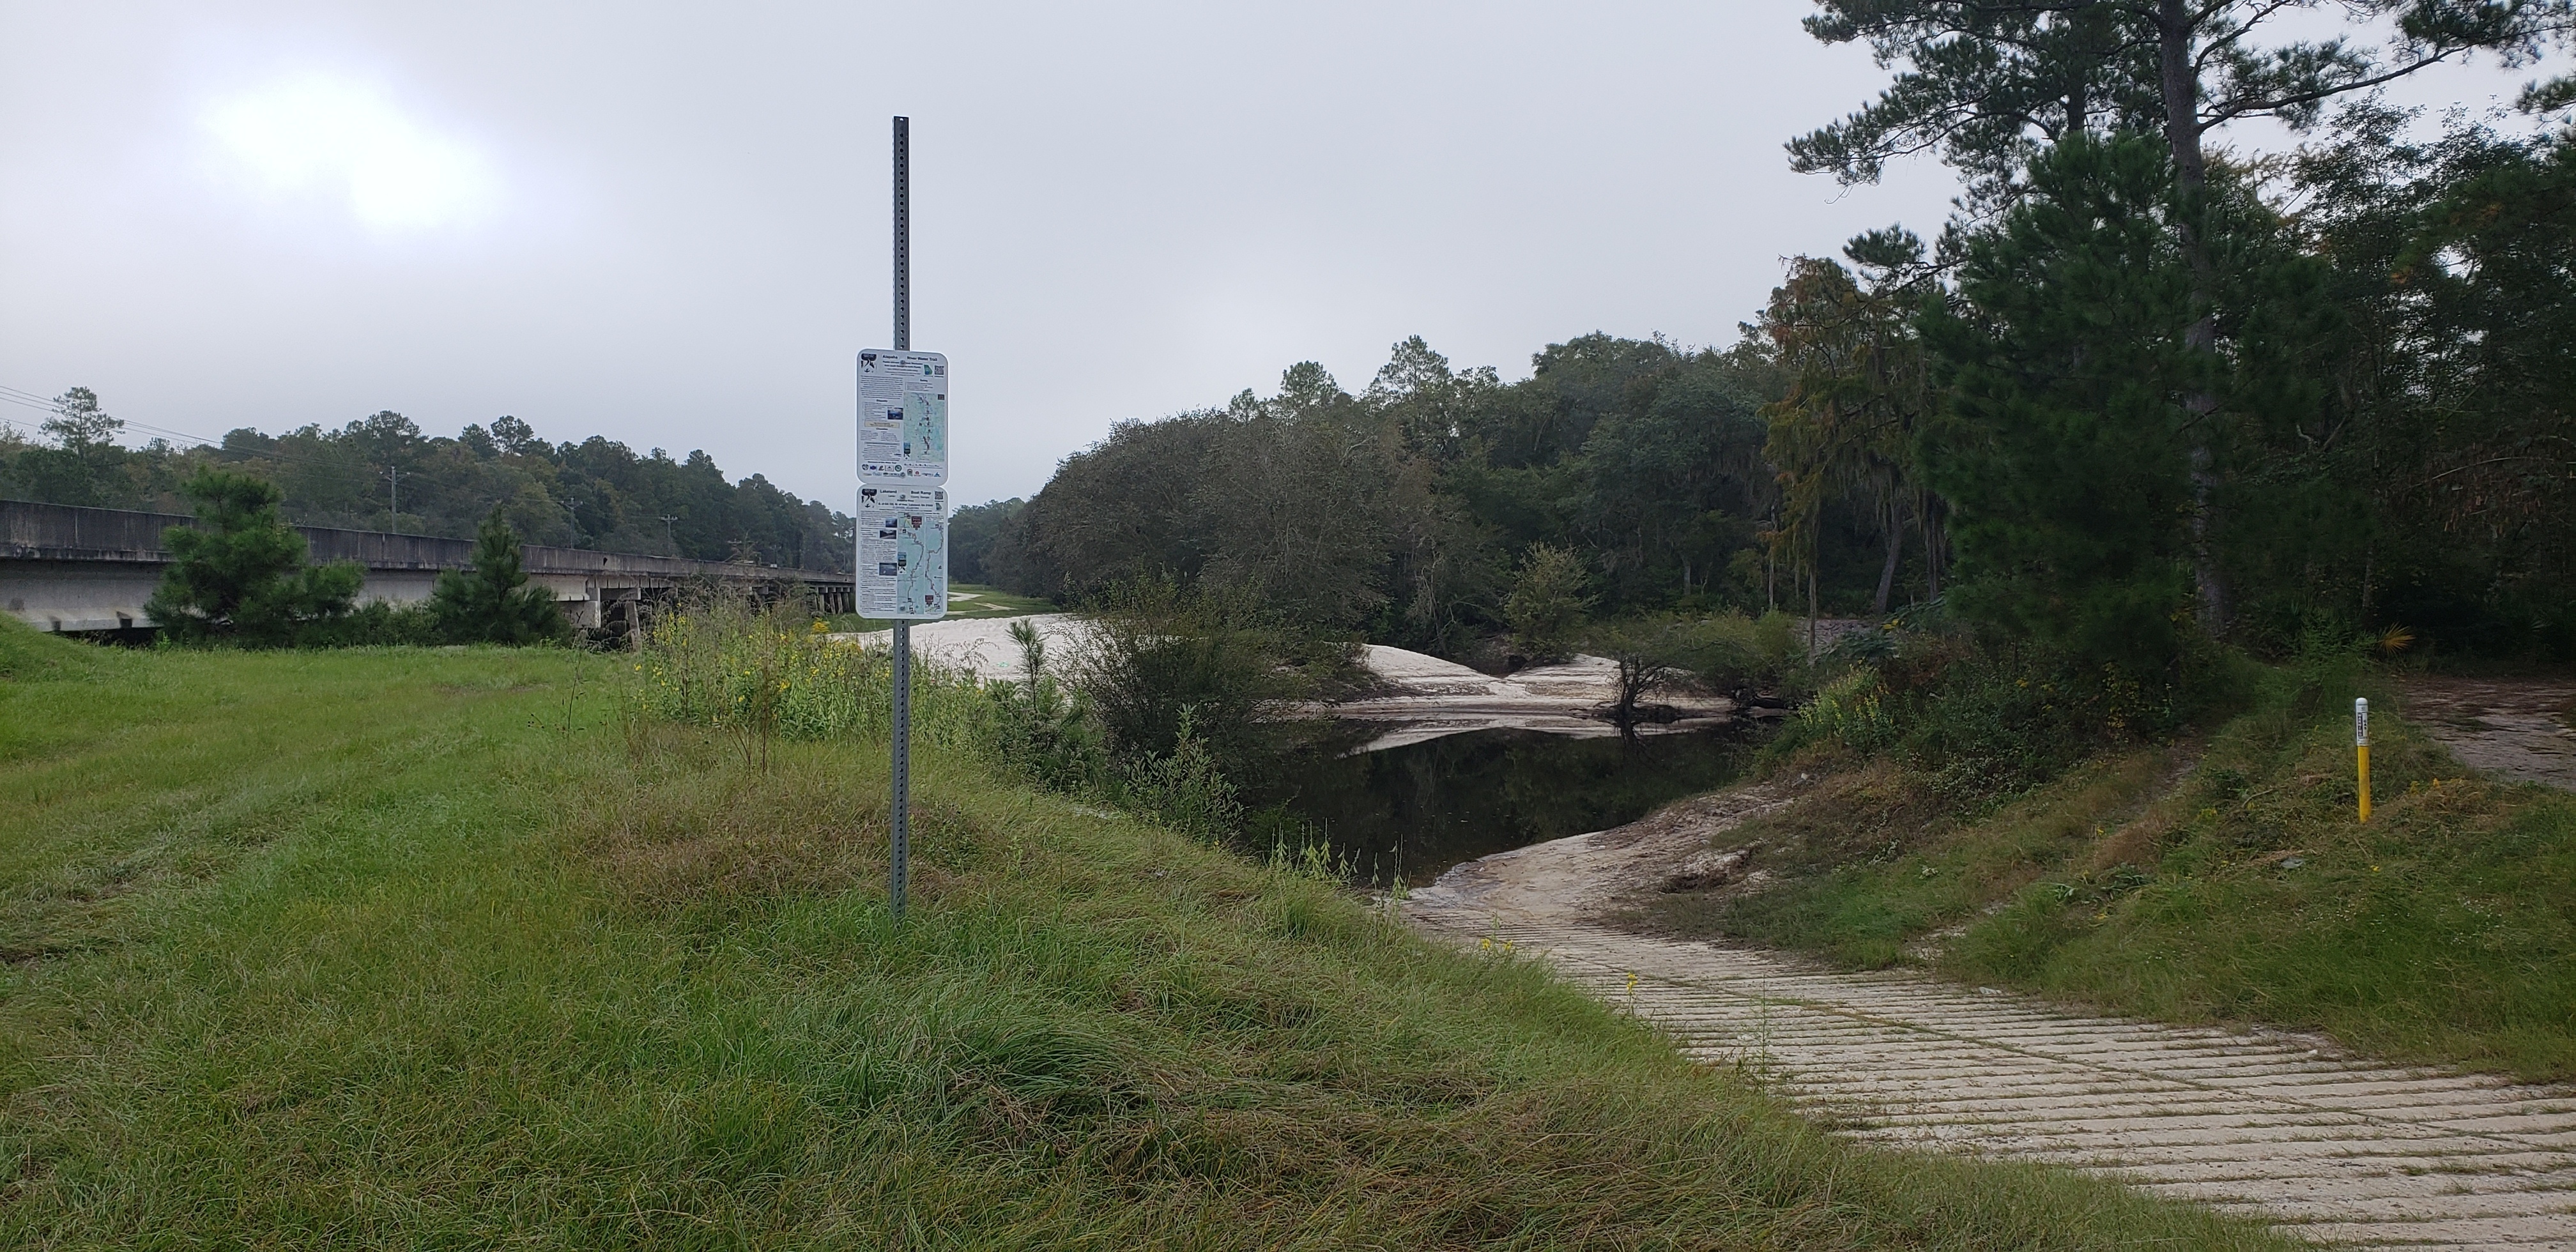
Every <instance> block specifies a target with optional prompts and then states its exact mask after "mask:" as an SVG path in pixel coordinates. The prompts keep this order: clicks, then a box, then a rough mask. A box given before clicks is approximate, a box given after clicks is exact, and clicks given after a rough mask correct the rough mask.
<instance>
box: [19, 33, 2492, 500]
mask: <svg viewBox="0 0 2576 1252" xmlns="http://www.w3.org/2000/svg"><path fill="white" fill-rule="evenodd" d="M1806 11H1808V5H1807V4H1805V3H1803V0H1697V2H1692V3H1681V2H1672V3H1666V2H1648V0H1592V2H1590V3H1585V4H1566V3H1558V4H1548V5H1541V4H1530V3H1516V2H1513V0H1472V2H1464V3H1436V2H1422V3H1389V2H1388V0H1375V2H1372V3H1339V2H1335V0H1304V2H1301V3H1297V4H1231V5H1214V4H1205V3H1199V4H1152V3H1093V4H1083V5H1067V4H1061V3H1056V4H1039V3H1029V4H998V3H996V4H974V3H949V4H915V5H909V6H895V5H882V4H870V3H851V2H847V0H842V2H836V3H820V2H813V3H786V2H775V3H761V2H757V0H736V2H734V3H727V4H713V3H699V4H671V3H659V4H656V3H637V2H632V0H629V2H626V3H613V4H612V3H605V2H599V3H569V2H565V3H536V2H531V0H511V2H509V3H475V2H470V0H446V2H444V3H440V4H435V5H429V4H418V3H406V4H361V3H337V4H285V3H277V4H256V3H235V4H207V3H187V4H144V3H116V2H113V0H63V2H52V0H44V2H39V0H0V56H5V57H6V59H7V61H6V64H7V71H6V72H5V73H0V169H5V170H6V171H7V174H6V176H5V178H0V387H7V388H13V389H17V390H19V391H21V392H31V393H35V394H39V395H54V394H56V393H59V392H60V391H62V390H64V389H65V388H67V387H71V386H74V385H85V386H89V387H92V388H95V389H96V390H97V391H98V392H99V393H100V395H101V396H102V398H103V399H104V400H105V401H106V405H107V408H108V409H109V410H110V411H111V412H114V413H116V414H118V415H120V416H124V417H127V418H129V419H132V420H134V421H137V422H141V423H149V424H151V425H153V426H157V427H160V428H164V429H167V430H173V431H179V432H185V433H188V434H193V435H203V436H219V435H220V434H221V433H222V432H223V431H225V430H227V429H230V428H232V427H236V426H256V427H259V428H261V429H265V430H270V431H276V430H282V429H286V428H289V427H293V426H300V425H303V424H305V423H308V422H318V423H321V424H323V425H326V426H337V425H340V424H342V423H345V422H347V421H349V420H351V419H353V418H357V417H361V416H364V415H366V414H368V413H372V412H375V411H376V410H379V409H388V408H390V409H396V410H399V411H401V412H403V413H406V414H409V415H410V416H411V417H412V418H413V419H414V420H416V421H418V422H419V423H420V424H421V426H422V427H424V428H425V429H427V430H428V431H430V432H431V433H434V434H452V433H454V432H455V431H456V430H457V429H458V428H460V427H461V426H463V425H464V424H465V423H468V422H476V421H489V420H490V419H491V418H493V417H494V416H497V415H499V414H503V413H510V414H516V415H517V416H519V417H521V418H523V419H525V420H527V421H528V422H530V423H531V424H533V425H534V426H535V427H536V429H537V431H538V433H540V434H541V435H544V436H546V437H548V438H550V439H558V440H561V439H579V438H583V437H586V436H588V435H592V434H601V435H606V436H608V437H610V438H612V439H618V440H622V441H624V442H626V443H628V444H631V445H633V446H634V447H636V448H637V449H639V450H641V449H645V448H650V447H664V448H668V449H670V450H672V451H673V452H674V453H675V454H677V453H684V452H686V451H687V450H689V449H692V448H705V449H706V450H708V451H709V452H711V453H713V454H714V455H715V457H716V458H717V460H718V461H719V462H720V463H721V464H722V465H724V467H725V468H726V469H727V470H728V471H730V472H732V473H733V474H735V475H737V476H740V475H747V474H750V473H754V472H759V473H765V474H767V475H768V476H769V477H770V478H771V479H772V480H773V481H776V482H778V483H780V484H781V485H783V486H786V487H788V488H789V489H791V490H794V491H797V492H799V493H802V494H805V495H808V496H813V497H817V498H820V499H824V500H827V501H831V502H833V503H835V504H836V505H840V506H841V507H847V505H846V497H847V496H848V495H849V492H850V490H851V486H852V460H853V448H852V425H851V411H852V407H853V398H852V368H851V356H852V354H853V353H854V352H855V351H856V350H857V349H859V348H861V347H869V346H881V345H882V344H883V343H884V341H885V340H886V338H887V334H888V315H887V305H888V298H887V270H888V267H887V260H886V240H887V205H886V201H887V192H886V146H887V126H888V118H889V116H890V115H892V114H895V113H904V114H908V115H910V116H911V117H912V119H913V143H914V164H915V181H914V199H913V207H914V214H915V220H916V225H915V236H914V277H915V284H916V290H915V297H914V301H915V302H914V315H913V316H914V320H913V330H914V342H915V345H916V346H917V347H921V348H925V349H935V350H938V351H944V352H946V353H948V354H949V355H950V357H951V359H952V362H953V370H954V375H955V391H954V393H953V394H954V404H955V410H954V414H955V416H954V419H953V420H954V422H955V451H954V458H955V470H954V472H955V478H954V484H955V486H956V488H957V491H958V494H959V497H960V498H962V499H966V500H979V499H984V498H987V497H991V496H1002V495H1013V494H1026V493H1028V492H1030V491H1033V490H1035V489H1036V488H1037V487H1038V486H1039V485H1040V484H1041V483H1043V482H1044V481H1045V478H1046V476H1047V474H1048V472H1049V471H1050V470H1051V468H1052V467H1053V465H1054V463H1055V461H1056V460H1057V458H1059V457H1061V456H1063V455H1064V454H1065V453H1067V452H1070V451H1072V450H1074V449H1076V448H1079V447H1081V446H1082V445H1084V444H1086V443H1088V442H1090V441H1091V440H1093V439H1095V438H1097V437H1099V435H1100V434H1101V433H1102V432H1103V431H1105V430H1106V429H1107V428H1108V426H1109V424H1110V423H1111V422H1114V421H1117V420H1119V419H1122V418H1129V417H1157V416H1161V415H1164V414H1167V413H1171V412H1174V411H1176V410H1180V409H1184V408H1190V407H1194V406H1199V405H1205V404H1212V403H1218V402H1222V401H1223V400H1224V399H1225V398H1226V397H1227V396H1229V395H1231V394H1233V393H1234V392H1236V391H1239V390H1241V389H1243V388H1245V387H1255V388H1259V389H1261V390H1263V391H1265V392H1266V391H1268V390H1269V389H1270V388H1271V387H1273V386H1274V385H1275V383H1276V380H1277V378H1278V376H1279V372H1280V370H1281V369H1282V368H1283V367H1285V366H1287V365H1289V364H1291V363H1293V362H1296V361H1299V360H1307V359H1312V360H1317V361H1321V362H1323V363H1324V365H1325V366H1326V367H1327V368H1329V369H1330V370H1332V371H1333V372H1334V374H1335V375H1337V376H1338V377H1340V378H1341V379H1342V381H1343V382H1344V384H1345V385H1347V386H1350V387H1352V388H1353V389H1357V388H1358V387H1360V386H1362V385H1364V384H1365V383H1366V382H1367V381H1368V378H1369V376H1370V375H1371V374H1372V373H1373V372H1374V371H1375V370H1376V368H1377V366H1378V365H1379V364H1380V363H1382V362H1383V361H1384V359H1385V355H1386V349H1387V347H1388V345H1389V344H1391V343H1392V342H1394V341H1395V340H1397V339H1400V338H1402V337H1403V336H1405V335H1410V334H1420V335H1422V336H1424V337H1426V338H1427V339H1429V340H1430V342H1431V344H1432V345H1433V346H1434V347H1435V348H1438V349H1439V350H1441V351H1442V352H1445V353H1447V354H1448V355H1449V356H1450V357H1451V359H1452V360H1453V361H1455V362H1457V363H1458V364H1461V365H1493V366H1496V367H1499V368H1500V369H1501V370H1502V372H1503V374H1504V375H1505V376H1506V377H1518V376H1521V375H1524V374H1526V373H1527V370H1528V361H1529V356H1530V353H1531V352H1532V351H1534V350H1536V349H1537V348H1539V347H1541V346H1542V345H1544V344H1547V343H1549V342H1553V341H1559V340H1563V339H1565V338H1568V337H1569V336H1573V335H1577V334H1582V333H1584V332H1587V331H1592V330H1605V331H1609V332H1611V333H1614V334H1620V335H1640V336H1642V335H1646V334H1649V333H1655V332H1660V333H1663V334H1666V335H1669V336H1671V337H1673V338H1675V339H1678V340H1680V341H1682V342H1685V343H1690V344H1702V343H1724V342H1729V341H1731V340H1732V339H1733V338H1734V337H1735V327H1736V324H1737V323H1738V322H1740V321H1742V320H1744V319H1745V318H1746V317H1748V316H1749V315H1750V314H1751V313H1752V312H1753V311H1754V310H1755V309H1756V308H1757V307H1759V305H1760V303H1761V302H1762V300H1763V298H1764V296H1765V294H1766V293H1767V292H1768V290H1769V288H1770V287H1771V285H1772V284H1773V283H1774V282H1775V281H1776V280H1777V278H1778V276H1779V273H1780V265H1781V260H1782V258H1783V257H1786V256H1789V255H1792V254H1796V253H1799V252H1829V251H1831V250H1832V249H1834V248H1835V247H1837V246H1838V245H1839V244H1840V243H1841V241H1842V240H1844V239H1845V238H1847V237H1849V236H1850V235H1851V234H1853V233H1854V232H1855V231H1858V230H1861V229H1865V228H1868V227H1872V226H1879V225H1885V224H1887V223H1889V222H1892V221H1904V222H1906V223H1908V224H1911V225H1914V226H1916V227H1917V228H1918V229H1924V230H1926V231H1927V232H1928V230H1929V229H1930V228H1932V227H1934V226H1936V225H1937V224H1938V222H1939V221H1940V219H1941V217H1942V216H1943V214H1944V211H1945V205H1946V202H1947V200H1948V198H1949V196H1950V195H1951V194H1952V185H1951V181H1950V179H1949V177H1948V175H1947V174H1946V172H1945V171H1943V170H1941V169H1939V168H1938V167H1937V166H1933V165H1930V164H1922V165H1917V166H1914V167H1911V168H1908V169H1904V170H1902V171H1899V172H1898V173H1897V174H1896V175H1894V176H1892V177H1891V178H1890V179H1889V180H1888V182H1887V183H1886V184H1884V185H1881V186H1877V187H1864V188H1858V189H1852V190H1848V191H1846V190H1844V189H1841V188H1838V187H1836V186H1835V185H1834V184H1833V182H1832V180H1831V179H1829V178H1824V177H1802V176H1799V175H1795V174H1792V173H1790V172H1789V171H1788V168H1787V165H1786V162H1785V160H1784V158H1783V156H1782V154H1781V148H1780V145H1781V142H1782V141H1783V140H1784V139H1786V138H1788V137H1789V136H1790V135H1792V134H1795V133H1799V132H1801V131H1804V130H1806V129H1810V128H1812V127H1814V126H1816V125H1818V124H1821V123H1822V122H1825V121H1828V120H1830V119H1832V118H1834V117H1837V116H1839V115H1840V114H1842V113H1843V112H1845V111H1847V110H1849V109H1850V108H1852V107H1853V106H1854V105H1856V104H1858V103H1859V102H1861V101H1862V100H1864V99H1866V98H1867V97H1868V96H1869V95H1871V94H1872V93H1873V92H1874V91H1875V90H1876V89H1877V87H1878V86H1879V85H1880V84H1881V82H1882V81H1883V78H1882V74H1881V72H1880V71H1879V70H1877V69H1876V68H1875V67H1874V66H1872V65H1871V64H1870V61H1869V58H1868V56H1867V54H1866V53H1865V52H1862V51H1859V50H1855V49H1852V48H1849V47H1844V48H1825V47H1822V46H1820V45H1817V44H1815V43H1814V42H1813V41H1811V40H1809V39H1808V38H1807V37H1806V35H1805V34H1804V33H1803V32H1802V31H1801V30H1800V29H1799V27H1798V18H1799V17H1800V16H1801V15H1802V14H1803V13H1805V12H1806ZM2526 77H2528V73H2527V72H2526V73H2519V74H2514V75H2510V76H2504V75H2499V74H2497V73H2495V72H2494V71H2493V70H2481V71H2472V72H2466V73H2461V74H2451V75H2447V76H2446V77H2444V78H2442V79H2439V80H2430V81H2427V82H2424V83H2422V84H2419V85H2417V86H2415V87H2413V88H2410V92H2411V94H2412V95H2413V96H2415V97H2417V98H2421V99H2432V100H2452V99H2456V100H2462V101H2466V102H2468V103H2471V104H2474V105H2484V104H2487V103H2489V102H2490V101H2491V100H2492V99H2494V98H2498V97H2500V96H2506V95H2509V94H2510V92H2511V91H2512V90H2513V87H2514V86H2515V85H2516V84H2518V83H2519V82H2520V81H2522V80H2523V79H2524V78H2526ZM0 416H6V417H10V418H14V419H21V420H27V421H33V420H41V417H42V414H41V413H38V412H33V411H29V410H26V409H23V408H19V409H12V410H9V411H7V412H6V413H0Z"/></svg>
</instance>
